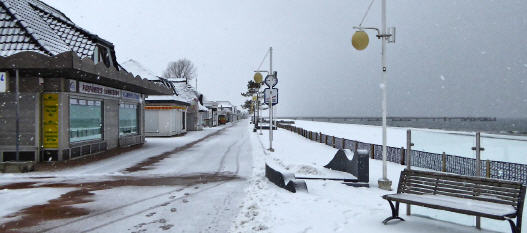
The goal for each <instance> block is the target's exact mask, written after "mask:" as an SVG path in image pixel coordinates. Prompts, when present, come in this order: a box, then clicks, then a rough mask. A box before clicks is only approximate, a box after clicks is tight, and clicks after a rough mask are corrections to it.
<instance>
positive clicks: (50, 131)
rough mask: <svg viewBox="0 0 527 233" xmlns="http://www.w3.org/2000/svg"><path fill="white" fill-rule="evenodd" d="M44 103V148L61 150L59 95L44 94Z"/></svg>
mask: <svg viewBox="0 0 527 233" xmlns="http://www.w3.org/2000/svg"><path fill="white" fill-rule="evenodd" d="M42 101H43V107H42V108H43V109H42V114H43V116H42V131H43V132H42V133H43V136H44V140H43V142H42V146H44V148H59V94H43V95H42Z"/></svg>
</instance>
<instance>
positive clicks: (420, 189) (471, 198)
mask: <svg viewBox="0 0 527 233" xmlns="http://www.w3.org/2000/svg"><path fill="white" fill-rule="evenodd" d="M382 198H384V199H386V200H387V201H388V203H389V204H390V208H391V210H392V216H390V217H388V218H386V219H385V220H384V221H383V223H384V224H386V223H387V222H388V221H390V220H393V219H400V220H402V221H404V219H402V218H401V217H399V203H406V204H411V205H418V206H423V207H428V208H433V209H439V210H446V211H451V212H456V213H461V214H467V215H473V216H479V217H484V218H491V219H497V220H507V221H508V222H509V223H510V226H511V229H512V232H513V233H520V232H521V222H522V211H523V201H524V198H525V185H523V184H522V183H520V182H513V181H506V180H498V179H489V178H483V177H473V176H462V175H455V174H450V173H442V172H429V171H418V170H407V169H405V170H404V171H402V172H401V177H400V179H399V185H398V187H397V193H396V194H387V195H384V196H383V197H382ZM393 202H395V205H394V203H393ZM514 218H516V224H515V223H514V221H513V219H514Z"/></svg>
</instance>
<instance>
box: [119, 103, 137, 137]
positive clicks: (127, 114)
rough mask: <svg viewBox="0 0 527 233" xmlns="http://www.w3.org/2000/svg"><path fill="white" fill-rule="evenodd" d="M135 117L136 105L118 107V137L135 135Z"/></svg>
mask: <svg viewBox="0 0 527 233" xmlns="http://www.w3.org/2000/svg"><path fill="white" fill-rule="evenodd" d="M137 115H138V112H137V105H136V104H125V103H121V104H120V105H119V136H122V135H130V134H137V128H138V127H137V125H138V122H137Z"/></svg>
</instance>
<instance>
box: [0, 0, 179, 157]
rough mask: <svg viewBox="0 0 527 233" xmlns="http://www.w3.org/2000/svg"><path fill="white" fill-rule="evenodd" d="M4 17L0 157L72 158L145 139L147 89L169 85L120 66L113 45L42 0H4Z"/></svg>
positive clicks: (0, 27)
mask: <svg viewBox="0 0 527 233" xmlns="http://www.w3.org/2000/svg"><path fill="white" fill-rule="evenodd" d="M0 21H1V22H0V37H2V38H5V40H2V41H0V55H1V56H0V76H3V77H4V79H3V80H4V83H5V84H6V87H7V88H6V90H5V92H2V93H0V128H1V129H2V130H0V161H14V160H19V161H35V162H38V161H50V160H53V161H56V160H68V159H75V158H79V157H82V156H86V155H90V154H96V153H100V152H103V151H107V150H110V149H113V148H117V147H127V146H131V145H136V144H141V143H143V142H144V137H145V133H144V128H145V127H144V119H145V113H144V105H145V100H144V99H145V95H167V94H171V91H170V90H169V89H168V88H166V87H165V86H163V85H159V84H156V83H153V82H150V81H148V80H144V79H142V78H141V77H139V76H135V77H134V76H133V75H132V74H131V73H128V72H126V71H124V70H122V69H121V68H120V66H119V64H118V63H117V60H116V58H115V51H114V46H113V44H111V43H110V42H108V41H105V40H103V39H101V38H99V37H98V36H96V35H94V34H91V33H89V32H87V31H86V30H84V29H82V28H80V27H78V26H76V25H75V24H74V23H73V22H71V21H70V20H69V18H67V17H66V16H65V15H64V14H63V13H62V12H60V11H58V10H56V9H54V8H52V7H50V6H49V5H46V4H44V3H42V2H40V1H38V0H0ZM22 22H24V23H22ZM17 151H18V153H17ZM17 154H18V156H17Z"/></svg>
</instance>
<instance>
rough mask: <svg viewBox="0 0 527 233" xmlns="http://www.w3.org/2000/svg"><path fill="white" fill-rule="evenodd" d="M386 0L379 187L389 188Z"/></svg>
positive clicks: (383, 3)
mask: <svg viewBox="0 0 527 233" xmlns="http://www.w3.org/2000/svg"><path fill="white" fill-rule="evenodd" d="M386 40H387V37H386V0H382V52H381V55H382V56H381V61H382V182H381V183H382V185H379V187H380V188H382V189H386V190H391V189H392V188H391V186H392V184H391V181H390V180H388V176H387V164H386V157H387V155H386V144H387V142H386V141H387V136H386V127H387V126H386V111H387V107H386Z"/></svg>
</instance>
